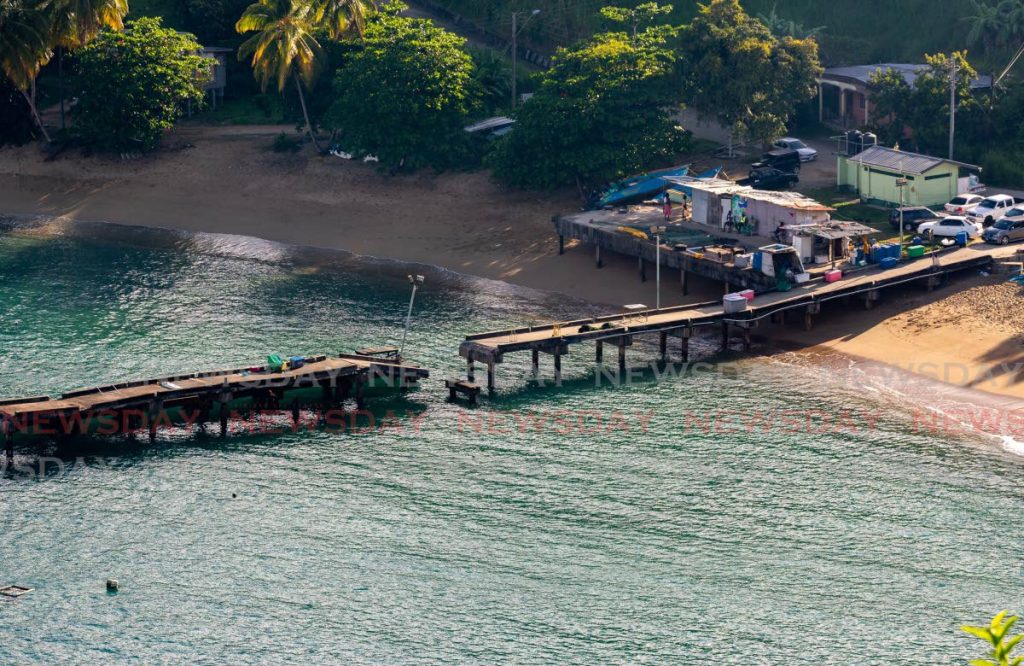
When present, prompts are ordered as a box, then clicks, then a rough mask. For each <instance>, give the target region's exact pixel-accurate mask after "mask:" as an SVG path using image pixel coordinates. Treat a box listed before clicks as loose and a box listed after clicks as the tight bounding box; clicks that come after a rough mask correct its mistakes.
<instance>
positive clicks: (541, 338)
mask: <svg viewBox="0 0 1024 666" xmlns="http://www.w3.org/2000/svg"><path fill="white" fill-rule="evenodd" d="M1015 250H1016V248H1006V247H998V248H997V247H994V246H981V245H974V246H970V247H966V248H962V249H958V250H955V251H951V252H947V253H944V254H943V255H942V257H941V263H940V264H939V265H937V266H936V265H935V264H933V263H932V261H931V260H929V259H919V260H916V261H910V262H905V263H902V264H899V265H897V266H896V267H895V268H892V269H888V270H881V269H879V268H874V267H873V268H867V269H862V270H860V271H859V272H857V273H853V274H851V275H849V276H848V277H844V278H843V279H842V280H840V281H838V282H831V283H826V282H823V281H821V280H813V281H811V282H808V283H806V284H802V285H796V286H795V287H794V288H793V289H792V290H791V291H786V292H778V291H776V292H771V293H767V294H761V295H758V296H757V297H756V299H755V301H754V304H753V305H752V307H749V308H748V309H747V310H745V311H742V312H739V313H735V314H728V313H726V312H725V310H724V307H723V304H722V302H721V301H711V302H707V303H697V304H693V305H681V306H675V307H669V308H661V309H650V310H641V311H632V312H627V313H622V314H612V315H608V316H603V317H594V318H591V319H579V320H575V321H566V322H561V323H554V324H550V325H544V326H531V327H524V328H517V329H512V330H506V331H494V332H490V333H481V334H477V335H469V336H466V339H465V341H464V342H463V343H462V344H461V345H460V346H459V354H460V355H461V356H462V357H463V358H465V359H466V364H467V371H466V375H467V381H468V382H469V383H470V384H474V383H475V381H476V370H475V364H476V363H482V364H483V365H485V366H486V369H487V388H488V390H489V391H493V390H494V388H495V378H494V374H495V367H496V366H497V365H499V364H501V363H502V361H503V359H504V356H505V355H506V354H510V353H513V352H519V351H529V352H530V353H531V355H532V361H533V363H532V366H533V372H534V375H536V374H537V372H538V368H539V356H540V354H541V353H544V354H548V355H550V356H552V357H553V358H554V370H555V381H556V383H557V382H559V381H560V380H561V372H562V356H564V355H566V354H568V353H569V349H570V347H571V346H572V345H576V344H580V343H583V342H591V341H592V342H594V343H595V344H596V352H595V359H596V362H597V363H598V364H601V363H603V361H604V347H605V345H611V346H614V347H616V348H617V350H618V366H619V370H620V372H621V371H623V370H625V366H626V348H627V347H630V346H631V345H632V344H633V340H634V338H635V337H636V336H638V335H645V334H648V335H655V334H657V335H658V336H659V352H660V359H661V360H662V361H665V360H667V358H668V338H669V337H670V336H671V337H676V338H679V339H680V341H681V342H680V343H681V355H682V360H683V362H687V361H688V360H689V341H690V338H691V337H693V335H694V333H695V331H697V330H698V329H699V328H701V327H709V326H718V327H720V328H721V333H722V346H723V349H724V348H726V347H727V346H728V341H729V336H730V333H731V331H733V330H734V329H739V330H740V331H742V335H743V339H744V343H745V346H747V347H749V344H750V332H751V329H753V328H755V327H757V325H758V323H759V322H760V321H762V320H764V319H765V318H769V317H771V318H772V319H776V318H778V317H785V314H786V313H787V312H789V311H794V310H795V311H798V312H802V313H803V318H804V325H805V327H807V328H808V329H809V328H810V327H811V324H812V321H813V318H814V316H815V315H817V314H819V313H820V311H821V306H822V304H823V303H825V302H828V301H832V300H835V299H850V298H856V299H860V300H862V301H863V303H864V307H866V308H871V307H872V306H873V304H874V303H875V302H876V301H877V300H878V299H879V298H880V297H881V294H882V292H883V291H884V290H885V289H888V288H892V287H896V286H898V285H904V284H908V283H915V282H916V283H920V284H923V285H924V286H926V287H927V288H928V289H932V288H934V287H935V286H938V285H939V284H940V283H941V282H942V281H943V280H944V279H945V278H946V276H947V275H949V274H951V273H956V272H958V271H963V270H967V269H972V268H983V267H987V266H989V265H991V264H992V263H993V261H994V260H995V259H997V258H1003V257H1009V256H1010V255H1012V254H1013V253H1014V252H1015Z"/></svg>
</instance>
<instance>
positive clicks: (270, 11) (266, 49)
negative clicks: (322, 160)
mask: <svg viewBox="0 0 1024 666" xmlns="http://www.w3.org/2000/svg"><path fill="white" fill-rule="evenodd" d="M313 13H314V12H313V11H312V8H311V7H310V6H309V5H307V4H305V3H303V2H302V0H257V1H256V2H254V3H253V4H251V5H249V6H248V7H246V8H245V11H244V12H242V17H241V18H240V19H238V22H237V23H236V24H235V30H237V31H238V32H239V33H241V34H244V33H247V32H255V33H256V34H254V35H253V36H252V37H250V38H249V39H247V40H245V42H244V43H243V44H242V45H241V46H240V47H238V57H239V59H245V58H248V57H251V58H252V69H253V73H254V74H255V75H256V80H257V81H259V82H260V86H261V87H262V89H263V91H264V92H266V90H267V86H268V85H269V84H270V81H271V80H274V81H275V82H276V83H277V90H278V92H284V87H285V85H286V84H287V83H288V79H289V78H291V79H294V81H295V90H296V91H297V92H298V94H299V104H300V105H302V116H303V118H304V119H305V121H306V129H307V130H308V132H309V138H310V139H312V141H313V146H314V147H315V148H316V150H317V152H320V144H319V143H318V142H317V140H316V133H315V132H314V131H313V124H312V123H310V121H309V111H308V110H307V109H306V98H305V96H304V95H303V92H302V85H303V84H305V86H306V88H307V89H309V90H312V88H313V83H314V82H315V81H316V77H317V74H319V69H320V63H321V60H322V58H323V50H322V49H321V47H320V43H319V42H317V41H316V38H315V37H313V29H314V26H315V23H314V17H313Z"/></svg>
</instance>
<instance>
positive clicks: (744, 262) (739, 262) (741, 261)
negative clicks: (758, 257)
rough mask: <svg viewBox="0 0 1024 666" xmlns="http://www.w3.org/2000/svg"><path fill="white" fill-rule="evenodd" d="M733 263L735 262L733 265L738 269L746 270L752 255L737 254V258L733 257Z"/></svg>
mask: <svg viewBox="0 0 1024 666" xmlns="http://www.w3.org/2000/svg"><path fill="white" fill-rule="evenodd" d="M732 261H733V265H734V266H735V267H736V268H746V267H747V266H749V265H750V255H749V254H737V255H736V256H735V257H733V260H732Z"/></svg>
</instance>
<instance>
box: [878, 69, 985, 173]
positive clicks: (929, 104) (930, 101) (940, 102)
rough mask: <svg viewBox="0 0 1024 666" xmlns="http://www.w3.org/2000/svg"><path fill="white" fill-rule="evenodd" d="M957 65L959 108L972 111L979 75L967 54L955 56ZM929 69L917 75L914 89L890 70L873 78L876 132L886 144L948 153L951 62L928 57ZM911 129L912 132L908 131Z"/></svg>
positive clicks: (898, 73) (899, 74)
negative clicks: (973, 83) (973, 91)
mask: <svg viewBox="0 0 1024 666" xmlns="http://www.w3.org/2000/svg"><path fill="white" fill-rule="evenodd" d="M953 57H954V58H956V63H957V70H958V74H957V90H956V97H957V106H958V108H959V109H960V110H962V111H970V110H971V109H972V107H973V106H974V105H976V103H977V102H976V101H975V99H974V97H973V96H972V94H971V82H972V81H973V80H974V79H975V78H977V76H978V73H977V72H976V71H974V68H972V67H971V65H970V64H969V63H968V62H967V59H966V58H965V54H964V53H955V54H953ZM925 59H926V61H927V63H928V65H927V67H926V68H924V69H922V70H921V71H919V72H918V75H917V79H916V80H915V81H914V85H913V86H911V85H909V84H908V83H907V80H906V79H905V78H904V77H903V74H902V73H900V72H896V71H894V70H891V69H885V70H880V71H878V72H875V73H874V74H873V75H872V76H871V95H872V102H873V110H872V113H873V115H874V116H875V118H876V125H875V130H876V133H877V134H879V136H880V138H881V139H882V140H883V142H884V143H886V144H888V145H893V144H896V143H899V144H900V145H902V146H904V147H906V148H910V149H913V150H918V151H921V152H925V153H933V154H943V153H945V152H946V150H945V149H946V148H947V146H948V137H949V89H950V75H951V73H952V68H951V61H950V59H949V57H948V56H946V55H944V54H938V55H929V56H925ZM907 128H910V130H911V131H909V132H908V131H905V130H906V129H907Z"/></svg>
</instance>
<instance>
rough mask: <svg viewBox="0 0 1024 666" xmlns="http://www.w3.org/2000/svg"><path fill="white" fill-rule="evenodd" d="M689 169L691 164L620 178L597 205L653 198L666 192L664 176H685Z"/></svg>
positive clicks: (599, 206)
mask: <svg viewBox="0 0 1024 666" xmlns="http://www.w3.org/2000/svg"><path fill="white" fill-rule="evenodd" d="M689 170H690V165H689V164H687V165H684V166H676V167H671V168H668V169H660V170H658V171H651V172H649V173H643V174H636V175H634V176H630V177H629V178H625V179H623V180H620V181H619V182H618V183H616V184H615V185H614V186H613V187H612V189H610V190H608V191H607V192H605V193H604V195H603V196H602V197H601V198H600V199H599V200H598V202H597V207H598V208H604V207H605V206H628V205H629V204H634V203H640V202H641V201H645V200H647V199H651V198H653V197H655V196H657V195H659V194H661V193H662V192H664V191H665V188H666V187H667V186H668V184H667V183H666V182H665V181H664V180H662V178H663V177H664V176H685V175H686V173H687V172H688V171H689Z"/></svg>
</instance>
